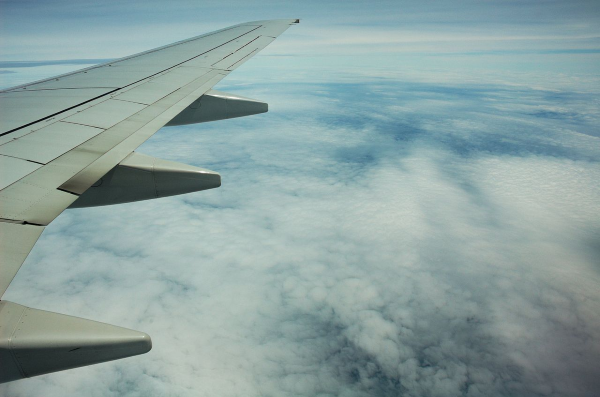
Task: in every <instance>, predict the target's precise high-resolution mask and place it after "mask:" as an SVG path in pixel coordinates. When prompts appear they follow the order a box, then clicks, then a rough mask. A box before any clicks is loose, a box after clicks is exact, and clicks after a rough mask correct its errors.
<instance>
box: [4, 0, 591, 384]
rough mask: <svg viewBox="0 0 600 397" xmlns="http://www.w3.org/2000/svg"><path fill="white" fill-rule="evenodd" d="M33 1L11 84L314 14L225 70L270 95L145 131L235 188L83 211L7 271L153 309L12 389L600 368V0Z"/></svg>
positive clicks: (531, 375) (487, 379) (41, 286)
mask: <svg viewBox="0 0 600 397" xmlns="http://www.w3.org/2000/svg"><path fill="white" fill-rule="evenodd" d="M22 4H27V3H18V4H17V3H15V4H13V3H6V2H5V3H2V7H3V8H4V9H5V10H7V12H6V13H5V15H13V16H14V17H15V18H13V19H12V20H11V21H10V22H9V23H4V21H3V26H4V28H3V29H6V30H11V32H12V33H11V34H10V35H8V36H6V37H7V39H6V40H5V41H4V43H3V48H4V49H5V50H3V58H2V61H3V63H1V64H0V66H2V67H5V66H6V67H5V68H4V69H2V70H3V71H7V72H13V73H3V74H0V78H1V79H2V85H3V86H10V85H15V84H18V83H21V82H23V79H35V78H42V77H45V76H49V75H53V74H55V73H64V72H66V71H68V70H74V69H77V68H80V67H83V65H81V64H79V63H80V62H85V61H80V60H81V59H85V58H94V59H98V58H112V57H119V56H124V55H128V54H129V53H134V52H138V51H142V50H146V49H148V48H151V47H154V46H159V45H163V44H167V43H169V42H172V41H176V40H179V39H183V38H185V37H186V36H193V35H197V34H199V33H203V32H205V31H208V30H211V29H218V28H221V27H224V26H227V25H230V24H235V23H239V22H242V21H245V20H253V19H266V18H275V17H301V18H304V19H303V20H302V22H301V24H300V25H298V26H294V27H292V28H290V29H289V30H288V31H287V32H286V33H284V35H282V36H281V37H280V38H279V39H278V40H277V41H276V42H275V43H274V44H273V46H270V47H268V48H267V49H265V50H264V51H263V52H262V53H261V54H260V55H258V56H257V57H255V58H254V59H253V60H251V61H249V62H248V63H246V64H245V65H244V66H243V67H241V68H240V69H239V70H237V71H236V72H235V73H233V74H232V75H231V76H229V77H228V78H227V79H226V80H224V81H223V82H222V83H221V84H220V85H219V86H218V87H216V88H217V89H220V90H223V91H228V92H232V93H238V94H241V95H244V96H249V97H253V98H258V99H262V100H265V101H267V102H269V104H270V110H269V113H267V114H264V115H259V116H253V117H249V118H243V119H237V120H229V121H221V122H214V123H206V124H201V125H196V126H187V127H171V128H166V129H163V130H161V131H159V132H158V133H157V134H156V135H155V136H154V137H153V138H152V139H150V140H149V141H148V142H146V143H145V144H144V145H143V146H142V147H140V149H139V151H141V152H142V153H145V154H149V155H152V156H157V157H161V158H165V159H169V160H174V161H180V162H183V163H188V164H193V165H197V166H201V167H205V168H209V169H212V170H215V171H218V172H220V173H221V175H222V178H223V186H222V187H221V188H219V189H215V190H213V191H206V192H200V193H197V194H191V195H185V196H178V197H173V198H168V199H161V200H152V201H148V202H139V203H134V204H127V205H120V206H112V207H104V208H95V209H82V210H69V211H66V212H65V213H63V214H62V215H61V216H60V217H59V218H58V219H57V220H56V221H55V222H53V223H52V224H51V225H50V226H49V227H48V228H47V230H46V231H45V232H44V234H43V236H42V238H41V239H40V241H39V242H38V244H37V245H36V247H35V249H34V250H33V251H32V253H31V255H30V257H29V258H28V260H27V262H26V263H25V264H24V265H23V267H22V268H21V270H20V272H19V273H18V275H17V277H16V278H15V280H14V281H13V283H12V284H11V287H10V288H9V290H8V291H7V293H6V294H5V296H4V298H5V299H7V300H11V301H14V302H18V303H21V304H25V305H28V306H32V307H35V308H40V309H45V310H51V311H56V312H62V313H66V314H70V315H76V316H81V317H86V318H91V319H95V320H98V321H103V322H107V323H111V324H117V325H121V326H125V327H129V328H133V329H139V330H143V331H145V332H147V333H149V334H150V335H151V336H152V337H153V343H154V347H153V350H152V351H151V352H150V353H148V354H146V355H143V356H139V357H135V358H130V359H126V360H122V361H117V362H114V363H108V364H101V365H97V366H92V367H87V368H83V369H77V370H73V371H68V372H64V373H57V374H52V375H47V376H42V377H38V378H33V379H31V380H26V381H19V382H15V383H12V384H8V385H3V386H2V387H0V393H2V394H6V395H11V396H29V395H41V394H43V395H45V396H64V395H81V394H87V395H92V396H116V395H119V396H120V395H123V396H136V395H143V396H147V395H161V396H162V395H177V396H198V395H206V396H209V395H210V396H212V395H223V396H236V395H266V396H280V395H290V396H292V395H307V396H314V395H347V396H373V395H381V396H397V395H401V396H454V395H467V396H593V395H596V394H598V393H599V392H600V372H599V370H598V366H597V363H598V362H599V360H600V314H599V313H600V293H599V292H598V291H599V287H600V277H599V272H600V262H599V260H598V258H599V257H600V227H599V224H600V204H599V203H600V200H599V199H600V184H598V180H600V167H599V161H600V141H599V135H600V131H599V129H598V125H600V111H599V110H598V109H600V107H599V106H598V105H599V100H598V98H599V97H598V94H599V93H600V84H599V80H598V73H597V65H598V51H599V49H600V48H599V46H598V37H600V35H599V34H598V33H599V32H598V26H600V24H598V23H597V22H598V19H599V18H598V17H599V12H598V6H597V4H596V3H595V2H588V3H586V2H575V3H568V5H567V3H563V2H545V3H544V7H541V6H539V5H538V4H539V3H538V2H524V3H519V4H513V3H511V4H509V5H505V4H504V3H503V2H486V3H479V2H473V3H464V4H462V5H459V6H455V5H454V3H452V4H451V3H444V2H440V3H437V5H436V6H435V7H425V6H422V5H419V3H409V4H404V5H397V4H396V3H385V4H384V5H382V6H379V7H378V8H376V9H374V8H373V7H370V6H369V5H368V4H367V3H364V4H363V3H353V4H352V5H349V6H348V7H343V6H341V5H340V4H333V3H329V4H328V3H318V4H317V3H309V4H307V5H304V6H294V5H291V4H287V5H285V6H281V5H273V7H275V12H270V11H268V7H267V6H261V7H258V8H256V9H249V7H247V6H246V5H245V4H246V3H231V4H229V5H223V6H219V7H215V6H208V5H207V6H206V7H204V8H200V9H199V10H198V11H197V12H196V14H195V15H191V14H192V13H191V11H192V10H194V8H193V6H192V3H185V2H177V3H174V5H173V6H172V7H166V6H164V5H163V6H159V3H149V5H148V6H142V3H137V2H134V3H132V4H119V3H110V4H108V5H106V6H95V5H93V3H82V5H81V6H78V7H71V8H69V7H66V6H65V5H62V4H63V3H56V4H54V7H51V6H50V5H45V6H43V7H42V6H40V7H35V8H34V7H33V5H32V6H31V7H26V6H23V5H22ZM144 4H145V3H144ZM194 4H195V3H194ZM194 7H197V6H194ZM231 10H234V11H231ZM61 11H62V12H61ZM28 15H30V16H35V18H33V17H31V18H29V19H27V18H26V17H27V16H28ZM136 15H139V16H138V17H137V18H134V16H136ZM161 16H162V18H161ZM18 18H21V19H18ZM127 19H129V20H132V21H133V22H132V23H131V24H124V23H123V21H125V20H127ZM32 20H33V21H35V20H37V21H40V29H39V30H35V29H32V30H29V31H27V29H26V27H27V26H31V25H33V22H32ZM196 20H197V21H196ZM17 21H21V23H22V24H23V25H24V26H23V27H19V24H18V23H17ZM67 22H68V23H69V24H70V25H68V26H67V25H65V23H67ZM61 24H62V26H61ZM83 25H89V29H86V30H85V31H83V30H81V29H80V28H81V26H83ZM108 28H110V29H108ZM76 31H81V32H85V33H84V34H81V36H78V38H77V42H74V41H72V40H69V36H70V37H72V36H73V32H76ZM44 32H45V33H46V34H44ZM132 32H133V33H132ZM135 32H137V33H135ZM124 38H125V39H124ZM21 39H22V41H20V40H21ZM103 40H106V41H104V42H103ZM83 42H85V43H90V44H88V45H86V46H82V45H81V44H80V43H83ZM107 42H110V43H114V45H111V46H107V45H106V43H107ZM56 60H67V61H65V62H62V63H60V62H48V61H56ZM8 61H11V62H15V61H19V62H32V61H39V62H40V65H41V66H33V67H17V66H15V64H14V63H12V64H6V62H8ZM69 63H70V64H69ZM21 66H23V65H21ZM26 66H31V64H26ZM25 81H26V80H25Z"/></svg>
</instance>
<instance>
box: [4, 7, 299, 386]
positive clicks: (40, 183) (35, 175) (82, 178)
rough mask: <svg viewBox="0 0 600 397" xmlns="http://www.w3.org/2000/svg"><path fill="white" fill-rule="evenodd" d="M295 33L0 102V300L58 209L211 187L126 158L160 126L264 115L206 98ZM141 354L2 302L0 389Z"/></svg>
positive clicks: (69, 78)
mask: <svg viewBox="0 0 600 397" xmlns="http://www.w3.org/2000/svg"><path fill="white" fill-rule="evenodd" d="M298 22H299V21H298V20H297V19H290V20H270V21H256V22H248V23H243V24H239V25H235V26H231V27H229V28H226V29H222V30H218V31H216V32H212V33H208V34H205V35H201V36H198V37H194V38H191V39H188V40H184V41H180V42H177V43H174V44H171V45H167V46H164V47H160V48H156V49H154V50H150V51H146V52H142V53H140V54H136V55H132V56H129V57H126V58H122V59H118V60H114V61H111V62H108V63H105V64H101V65H98V66H93V67H90V68H86V69H82V70H79V71H77V72H73V73H69V74H65V75H61V76H57V77H54V78H50V79H46V80H41V81H38V82H34V83H31V84H25V85H22V86H18V87H14V88H10V89H7V90H4V91H0V169H1V172H0V297H1V296H2V294H4V292H5V291H6V289H7V288H8V286H9V284H10V283H11V281H12V279H13V278H14V276H15V274H16V273H17V272H18V270H19V268H20V267H21V264H22V263H23V262H24V260H25V258H26V257H27V255H28V254H29V252H30V251H31V249H32V248H33V246H34V244H35V243H36V241H37V239H38V238H39V236H40V235H41V233H42V232H43V230H44V227H45V226H47V225H48V224H49V223H50V222H52V221H53V220H54V219H55V218H56V217H57V216H58V215H60V213H61V212H63V211H64V210H65V209H66V208H69V207H86V206H94V205H109V204H116V203H122V202H131V201H137V200H145V199H151V198H156V197H163V196H169V195H174V194H181V193H187V192H191V191H198V190H203V189H209V188H214V187H218V186H220V176H219V174H217V173H215V172H212V171H209V170H205V169H201V168H196V167H192V166H188V165H185V164H178V163H175V162H170V161H166V160H161V159H155V158H152V157H150V156H145V155H143V154H140V153H137V152H134V150H135V149H136V148H137V147H138V146H139V145H141V144H142V143H143V142H144V141H146V140H147V139H148V138H150V137H151V136H152V135H153V134H154V133H155V132H156V131H158V130H159V129H160V128H162V127H163V126H165V125H180V124H191V123H198V122H204V121H212V120H220V119H226V118H231V117H240V116H246V115H251V114H257V113H262V112H265V111H267V105H266V104H265V103H263V102H260V101H255V100H252V99H249V98H243V97H239V96H235V95H231V94H227V93H222V92H217V91H214V90H212V87H213V86H214V85H215V84H217V83H218V82H219V81H220V80H221V79H223V78H224V77H226V76H227V75H228V74H229V73H230V72H231V71H233V70H235V69H236V68H238V67H239V66H240V65H241V64H243V63H244V62H246V61H247V60H248V59H250V58H251V57H252V56H254V55H255V54H256V53H258V52H259V51H260V50H262V49H263V48H264V47H266V46H267V45H268V44H269V43H271V42H272V41H273V40H275V38H276V37H277V36H279V35H280V34H281V33H283V32H284V31H285V30H286V29H287V28H288V27H289V26H290V25H292V24H295V23H298ZM150 348H151V342H150V338H149V337H148V335H146V334H144V333H141V332H138V331H132V330H127V329H124V328H120V327H116V326H112V325H108V324H102V323H98V322H94V321H90V320H83V319H79V318H76V317H71V316H65V315H60V314H56V313H51V312H45V311H41V310H36V309H31V308H27V307H24V306H21V305H18V304H15V303H12V302H7V301H0V366H2V371H0V382H7V381H11V380H15V379H21V378H25V377H30V376H35V375H40V374H44V373H49V372H54V371H60V370H63V369H68V368H75V367H79V366H83V365H89V364H94V363H98V362H103V361H109V360H114V359H118V358H122V357H127V356H131V355H135V354H141V353H145V352H147V351H149V350H150Z"/></svg>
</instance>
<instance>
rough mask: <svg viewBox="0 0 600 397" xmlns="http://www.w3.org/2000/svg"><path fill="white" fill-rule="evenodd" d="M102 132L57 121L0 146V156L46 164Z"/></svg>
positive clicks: (98, 129) (99, 129) (97, 129)
mask: <svg viewBox="0 0 600 397" xmlns="http://www.w3.org/2000/svg"><path fill="white" fill-rule="evenodd" d="M102 131H104V130H103V129H101V128H96V127H88V126H84V125H78V124H71V123H64V122H62V121H59V122H58V123H54V124H51V125H49V126H48V127H46V128H42V129H41V130H37V131H35V132H32V133H30V134H28V135H25V136H23V137H21V138H19V139H15V140H13V141H12V142H9V143H6V144H4V145H2V146H0V154H4V155H6V156H12V157H18V158H20V159H24V160H30V161H35V162H37V163H43V164H48V163H49V162H50V161H52V160H54V159H55V158H57V157H58V156H60V155H62V154H63V153H66V152H68V151H69V150H71V149H73V148H75V147H77V146H79V145H81V144H82V143H83V142H85V141H87V140H88V139H91V138H93V137H95V136H96V135H98V134H100V133H101V132H102Z"/></svg>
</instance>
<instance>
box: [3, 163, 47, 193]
mask: <svg viewBox="0 0 600 397" xmlns="http://www.w3.org/2000/svg"><path fill="white" fill-rule="evenodd" d="M41 166H42V165H41V164H36V163H32V162H31V161H26V160H22V159H17V158H14V157H9V156H0V169H1V170H2V172H1V173H0V189H4V188H5V187H7V186H10V185H12V184H13V183H15V182H16V181H18V180H19V179H21V178H23V177H25V176H26V175H28V174H31V173H32V172H33V171H35V170H37V169H38V168H40V167H41Z"/></svg>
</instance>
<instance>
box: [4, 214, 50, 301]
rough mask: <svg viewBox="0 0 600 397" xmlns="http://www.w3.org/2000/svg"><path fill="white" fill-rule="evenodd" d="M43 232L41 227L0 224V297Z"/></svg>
mask: <svg viewBox="0 0 600 397" xmlns="http://www.w3.org/2000/svg"><path fill="white" fill-rule="evenodd" d="M43 231H44V227H43V226H33V225H20V224H16V223H9V222H0V296H2V294H4V291H6V289H7V288H8V285H9V284H10V282H11V281H12V279H13V278H14V277H15V275H16V274H17V272H18V271H19V268H20V267H21V264H23V262H24V261H25V258H27V255H29V252H30V251H31V249H32V248H33V246H34V244H35V242H36V241H37V240H38V238H39V237H40V235H41V234H42V232H43Z"/></svg>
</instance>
